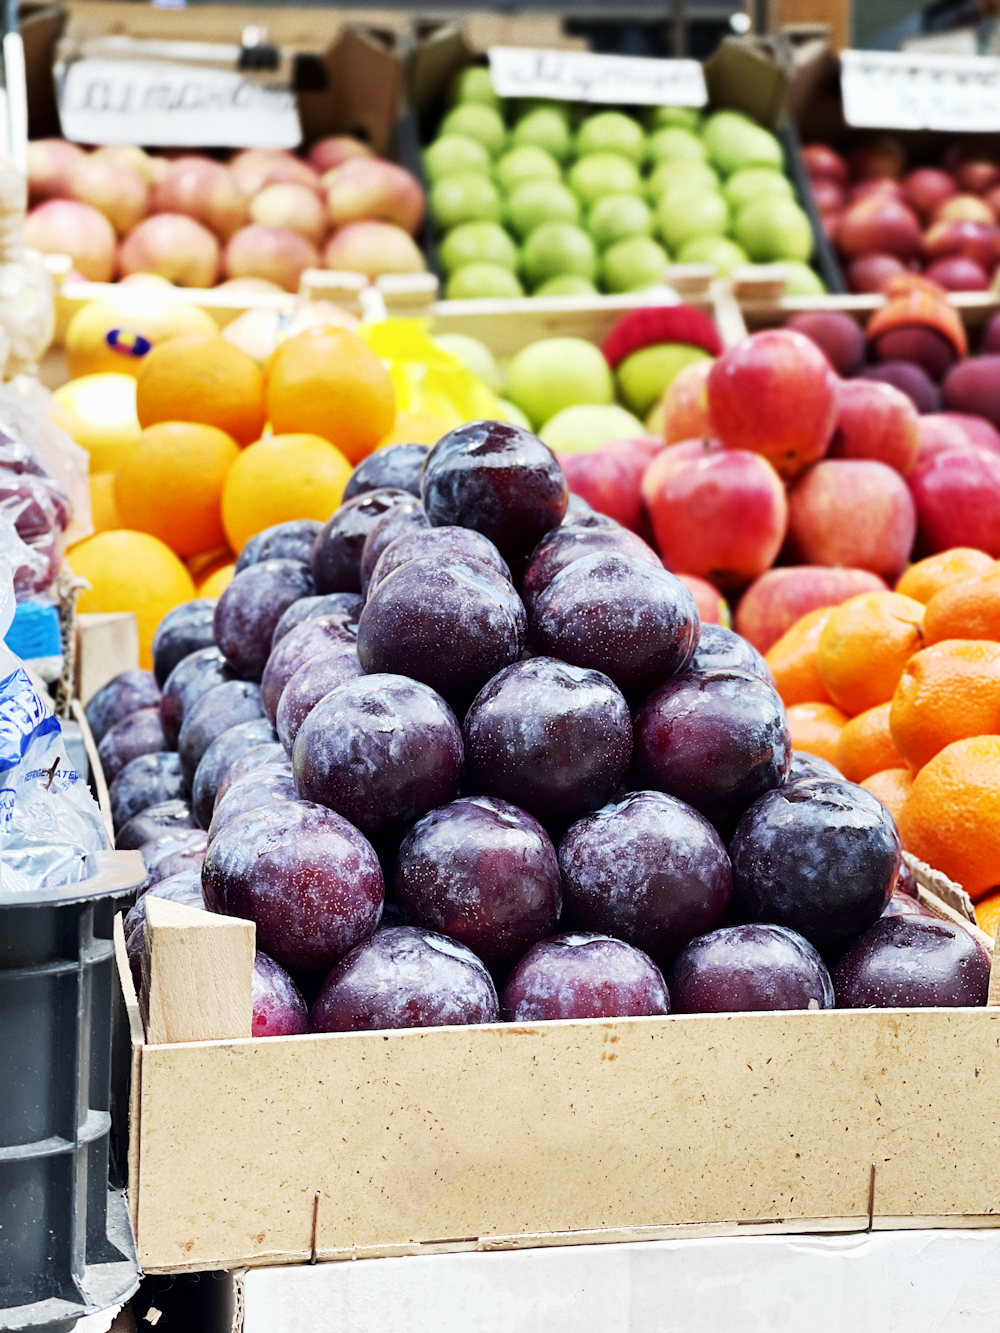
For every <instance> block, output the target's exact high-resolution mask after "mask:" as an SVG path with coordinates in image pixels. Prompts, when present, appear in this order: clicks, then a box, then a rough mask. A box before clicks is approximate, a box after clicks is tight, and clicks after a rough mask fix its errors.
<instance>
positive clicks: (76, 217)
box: [25, 135, 426, 292]
mask: <svg viewBox="0 0 1000 1333" xmlns="http://www.w3.org/2000/svg"><path fill="white" fill-rule="evenodd" d="M28 185H29V198H30V203H31V210H30V212H29V214H28V218H27V221H26V224H25V236H26V240H27V242H28V244H30V245H32V246H34V247H35V248H36V249H38V250H41V251H42V252H43V253H45V254H63V255H69V256H70V258H71V259H72V262H73V269H74V275H75V276H77V277H79V278H83V279H86V280H87V281H90V282H111V281H113V280H114V279H116V278H119V277H121V278H125V277H128V276H130V275H132V274H139V273H141V274H153V275H155V276H157V277H159V278H162V279H163V280H165V281H167V282H170V283H172V284H176V285H177V286H180V287H194V288H208V287H213V286H214V285H215V284H217V283H224V284H227V285H231V284H233V283H240V284H243V287H244V289H245V290H248V291H255V292H260V291H271V292H281V291H286V292H295V291H298V289H299V282H300V279H301V276H302V274H303V272H304V271H305V270H306V269H310V268H318V267H320V266H322V267H324V268H328V269H335V270H337V271H343V272H352V273H360V274H364V275H365V276H366V277H368V278H374V277H377V276H378V275H379V274H384V273H419V272H423V271H424V270H425V268H426V263H425V259H424V256H423V254H422V252H421V250H420V249H419V247H418V245H417V243H416V242H415V240H414V239H413V238H414V236H415V235H416V234H417V233H418V232H419V229H420V226H421V223H422V221H423V217H424V192H423V188H422V186H421V185H420V182H419V181H418V180H417V179H416V178H415V177H414V176H413V175H411V174H410V173H409V172H408V171H406V170H405V169H404V168H403V167H401V166H397V165H396V164H395V163H392V162H387V161H384V160H382V159H380V158H377V157H376V156H375V155H374V153H373V152H372V150H371V149H370V148H369V147H368V146H367V145H366V144H364V143H362V142H360V141H359V140H357V139H353V138H350V137H348V136H342V135H341V136H334V137H330V138H326V139H321V140H319V141H318V142H317V143H315V144H313V145H312V147H311V148H310V149H309V151H308V154H307V155H306V156H304V157H300V156H297V155H296V154H294V153H291V152H286V151H283V150H278V149H261V148H255V149H246V150H244V151H243V152H239V153H236V154H234V155H233V156H232V157H231V159H230V160H229V161H227V162H223V161H219V160H217V159H216V158H214V157H209V156H207V155H205V154H199V153H193V152H191V153H186V154H176V153H169V154H168V153H163V154H158V153H146V152H144V151H143V150H142V149H141V148H138V147H132V146H125V145H115V146H111V147H106V148H97V149H95V150H93V151H91V152H87V151H85V150H84V149H82V148H80V147H79V146H78V145H76V144H72V143H68V142H67V141H66V140H63V139H41V140H36V141H34V142H32V143H30V144H29V146H28ZM248 284H249V285H248Z"/></svg>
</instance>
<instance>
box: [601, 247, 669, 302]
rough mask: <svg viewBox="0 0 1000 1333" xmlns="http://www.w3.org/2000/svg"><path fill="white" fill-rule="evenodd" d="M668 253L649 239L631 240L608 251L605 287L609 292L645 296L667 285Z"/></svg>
mask: <svg viewBox="0 0 1000 1333" xmlns="http://www.w3.org/2000/svg"><path fill="white" fill-rule="evenodd" d="M669 262H670V261H669V259H668V257H667V253H666V251H665V250H664V249H663V248H662V247H661V246H659V245H657V244H656V242H655V241H654V240H652V239H651V238H650V237H649V236H630V237H629V238H628V240H627V241H619V242H618V244H617V245H613V246H612V247H611V249H610V250H607V251H605V253H604V257H603V259H602V260H601V284H602V286H603V287H604V290H605V291H606V292H643V291H645V290H646V288H647V287H655V286H656V284H657V283H658V282H662V281H663V270H664V269H665V268H666V266H667V264H668V263H669Z"/></svg>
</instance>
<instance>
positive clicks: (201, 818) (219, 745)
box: [191, 717, 274, 829]
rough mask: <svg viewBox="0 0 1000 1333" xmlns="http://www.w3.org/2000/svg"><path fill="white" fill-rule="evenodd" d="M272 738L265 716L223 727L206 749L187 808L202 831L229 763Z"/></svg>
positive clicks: (197, 769)
mask: <svg viewBox="0 0 1000 1333" xmlns="http://www.w3.org/2000/svg"><path fill="white" fill-rule="evenodd" d="M273 739H274V729H273V727H272V726H271V724H270V722H268V720H267V718H265V717H258V718H254V719H253V720H252V721H250V722H237V724H236V726H235V727H227V728H226V730H225V731H224V732H222V734H221V735H219V736H216V738H215V740H214V741H213V742H212V744H211V745H210V746H209V747H208V749H207V750H206V751H205V753H204V754H203V755H202V757H201V761H200V763H199V764H198V767H197V768H196V769H195V774H194V781H193V782H192V783H191V809H192V810H193V811H194V817H195V819H197V821H198V823H199V824H200V825H201V827H202V828H203V829H207V828H208V826H209V824H210V822H211V819H212V811H213V810H214V809H215V794H216V792H217V790H218V787H219V783H220V782H221V781H222V779H223V778H224V777H225V776H226V773H227V772H228V770H229V767H230V765H231V764H233V763H234V762H235V761H236V760H237V759H239V757H240V755H241V754H245V753H246V752H247V750H253V749H255V748H256V747H257V746H259V745H267V744H268V743H269V742H271V741H272V740H273Z"/></svg>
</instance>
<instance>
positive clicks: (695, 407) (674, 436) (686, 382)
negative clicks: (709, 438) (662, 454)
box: [663, 361, 712, 444]
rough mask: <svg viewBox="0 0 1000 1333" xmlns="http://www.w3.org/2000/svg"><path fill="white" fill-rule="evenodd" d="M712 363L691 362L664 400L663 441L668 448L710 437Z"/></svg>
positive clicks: (676, 379)
mask: <svg viewBox="0 0 1000 1333" xmlns="http://www.w3.org/2000/svg"><path fill="white" fill-rule="evenodd" d="M711 369H712V362H711V361H692V363H691V364H690V365H689V366H685V367H684V369H683V370H682V371H681V372H680V374H679V375H676V376H675V377H674V380H673V382H672V383H671V385H670V388H669V389H668V390H667V392H666V394H665V395H664V398H663V438H664V439H665V440H666V442H667V444H677V443H679V442H680V441H681V440H694V439H697V438H698V436H699V435H708V434H709V432H710V430H711V427H710V426H709V424H708V387H707V386H708V372H709V371H710V370H711Z"/></svg>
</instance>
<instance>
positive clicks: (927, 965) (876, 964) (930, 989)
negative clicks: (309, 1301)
mask: <svg viewBox="0 0 1000 1333" xmlns="http://www.w3.org/2000/svg"><path fill="white" fill-rule="evenodd" d="M990 961H991V960H990V955H989V953H988V952H987V950H986V949H984V948H983V946H982V945H981V944H980V943H979V941H978V940H977V939H975V938H974V937H973V936H972V935H971V934H970V933H969V931H967V930H965V929H964V928H963V927H962V926H959V925H955V924H953V923H952V922H951V921H934V920H932V919H931V918H930V917H918V916H890V917H883V918H882V920H880V921H876V922H875V924H874V925H873V926H871V927H869V929H868V930H866V931H865V933H864V934H863V935H862V936H861V938H860V939H857V940H855V942H854V943H853V944H852V945H851V947H850V948H849V949H848V950H847V952H846V953H845V954H844V955H843V957H842V958H841V959H840V962H839V963H838V964H837V966H836V967H835V968H834V970H833V988H834V990H835V991H836V995H837V1008H838V1009H938V1008H945V1007H950V1006H953V1005H954V1006H959V1007H963V1008H964V1007H966V1006H969V1007H972V1006H978V1005H984V1004H985V1003H986V997H987V995H988V993H989V989H990Z"/></svg>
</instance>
